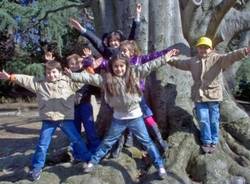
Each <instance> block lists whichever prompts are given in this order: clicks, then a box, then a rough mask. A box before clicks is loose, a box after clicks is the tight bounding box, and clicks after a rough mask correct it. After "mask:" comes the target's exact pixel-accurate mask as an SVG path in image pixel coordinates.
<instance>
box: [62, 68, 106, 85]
mask: <svg viewBox="0 0 250 184" xmlns="http://www.w3.org/2000/svg"><path fill="white" fill-rule="evenodd" d="M65 74H66V75H67V76H69V78H71V79H72V81H74V82H82V83H85V84H90V85H93V86H97V87H101V86H102V81H103V79H102V76H101V75H99V74H89V73H87V72H85V71H83V72H81V73H72V71H71V70H70V69H68V68H65Z"/></svg>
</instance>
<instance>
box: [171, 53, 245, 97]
mask: <svg viewBox="0 0 250 184" xmlns="http://www.w3.org/2000/svg"><path fill="white" fill-rule="evenodd" d="M246 57H247V53H246V51H245V49H239V50H236V51H233V52H230V53H227V54H217V53H216V52H211V53H210V54H209V55H208V56H207V57H206V58H202V59H200V58H198V57H197V56H196V57H192V58H190V59H186V60H178V59H176V60H171V62H169V63H168V64H170V65H171V66H174V67H176V68H179V69H181V70H187V71H190V72H191V74H192V77H193V80H194V84H193V86H192V91H191V98H192V100H193V101H194V102H207V101H222V100H223V94H222V85H223V83H222V71H223V69H225V68H227V67H228V66H230V65H232V64H233V63H234V62H235V61H238V60H241V59H243V58H246Z"/></svg>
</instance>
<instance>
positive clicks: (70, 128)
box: [32, 120, 91, 170]
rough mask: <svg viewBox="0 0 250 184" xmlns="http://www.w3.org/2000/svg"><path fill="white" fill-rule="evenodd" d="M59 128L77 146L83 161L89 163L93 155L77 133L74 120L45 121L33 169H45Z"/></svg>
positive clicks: (34, 157) (33, 160)
mask: <svg viewBox="0 0 250 184" xmlns="http://www.w3.org/2000/svg"><path fill="white" fill-rule="evenodd" d="M57 127H59V128H60V129H61V130H62V131H63V132H64V133H65V134H66V135H67V136H68V138H69V140H70V142H71V143H72V144H74V145H76V148H77V151H78V152H79V154H80V159H81V160H82V161H89V160H90V157H91V153H90V152H89V151H88V149H87V147H86V145H85V143H84V142H83V141H82V138H81V136H80V134H79V133H78V132H77V131H76V128H75V125H74V121H73V120H60V121H49V120H44V121H43V123H42V128H41V130H40V137H39V141H38V144H37V146H36V151H35V154H34V156H33V159H32V167H33V169H36V170H39V169H42V168H43V167H44V164H45V158H46V154H47V150H48V147H49V144H50V141H51V138H52V136H53V134H54V133H55V130H56V128H57Z"/></svg>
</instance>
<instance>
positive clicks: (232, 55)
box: [219, 47, 250, 68]
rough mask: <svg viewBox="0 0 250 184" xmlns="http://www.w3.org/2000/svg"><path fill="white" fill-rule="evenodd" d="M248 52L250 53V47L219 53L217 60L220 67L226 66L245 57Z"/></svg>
mask: <svg viewBox="0 0 250 184" xmlns="http://www.w3.org/2000/svg"><path fill="white" fill-rule="evenodd" d="M249 54H250V47H248V48H243V49H239V50H235V51H233V52H229V53H227V54H223V55H219V57H220V58H219V62H220V65H221V67H222V68H227V67H228V66H230V65H232V64H233V63H234V62H236V61H239V60H241V59H244V58H247V57H248V55H249Z"/></svg>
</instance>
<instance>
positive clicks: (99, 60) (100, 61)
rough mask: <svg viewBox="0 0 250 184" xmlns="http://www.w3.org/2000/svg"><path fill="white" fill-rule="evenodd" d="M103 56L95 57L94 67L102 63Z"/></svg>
mask: <svg viewBox="0 0 250 184" xmlns="http://www.w3.org/2000/svg"><path fill="white" fill-rule="evenodd" d="M102 61H103V58H102V57H99V58H98V59H95V61H94V62H93V68H94V69H96V68H98V67H99V66H100V65H101V64H102Z"/></svg>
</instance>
